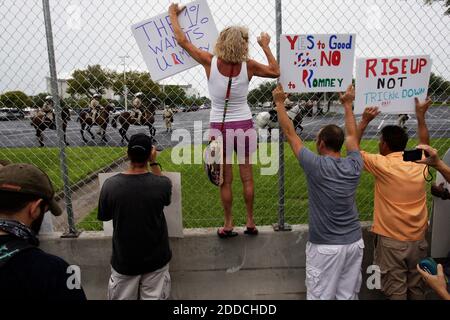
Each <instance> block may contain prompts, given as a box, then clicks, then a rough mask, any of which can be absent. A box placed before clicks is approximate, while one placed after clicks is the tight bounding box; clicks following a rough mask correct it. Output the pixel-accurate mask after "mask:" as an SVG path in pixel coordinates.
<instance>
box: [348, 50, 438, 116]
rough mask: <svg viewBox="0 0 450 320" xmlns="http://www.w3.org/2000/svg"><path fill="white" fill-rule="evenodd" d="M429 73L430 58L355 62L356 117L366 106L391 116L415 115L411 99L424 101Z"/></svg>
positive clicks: (367, 59) (371, 59)
mask: <svg viewBox="0 0 450 320" xmlns="http://www.w3.org/2000/svg"><path fill="white" fill-rule="evenodd" d="M430 74H431V59H430V56H406V57H391V58H364V59H358V60H357V61H356V101H355V114H362V113H363V112H364V109H365V108H366V107H378V108H379V109H380V111H381V112H383V113H390V114H407V113H415V102H414V98H416V97H417V98H419V100H421V101H423V100H425V99H426V97H427V92H428V86H429V82H430Z"/></svg>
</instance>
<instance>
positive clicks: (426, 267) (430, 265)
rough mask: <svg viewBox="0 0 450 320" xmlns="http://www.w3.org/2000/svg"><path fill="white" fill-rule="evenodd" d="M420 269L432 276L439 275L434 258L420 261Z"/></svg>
mask: <svg viewBox="0 0 450 320" xmlns="http://www.w3.org/2000/svg"><path fill="white" fill-rule="evenodd" d="M419 267H420V269H422V270H423V271H425V272H428V273H429V274H431V275H432V276H435V275H437V273H438V272H437V263H436V261H434V259H433V258H426V259H423V260H422V261H420V263H419Z"/></svg>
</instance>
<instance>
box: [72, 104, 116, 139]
mask: <svg viewBox="0 0 450 320" xmlns="http://www.w3.org/2000/svg"><path fill="white" fill-rule="evenodd" d="M113 111H114V105H113V104H108V105H107V106H106V107H101V108H100V110H99V111H97V113H96V115H95V119H93V118H92V115H91V114H90V110H83V111H81V112H80V114H79V116H78V120H77V121H78V122H79V123H80V125H81V129H80V133H81V138H82V139H83V141H84V143H88V141H87V139H86V137H85V136H84V133H85V132H87V133H89V134H90V136H91V138H92V140H95V136H94V134H93V133H92V131H91V129H92V127H93V126H98V127H99V128H100V131H99V133H98V134H99V135H100V136H101V138H102V141H103V142H105V143H106V142H108V139H107V138H106V129H107V128H108V124H109V116H110V113H111V112H113Z"/></svg>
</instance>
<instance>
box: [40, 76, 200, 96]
mask: <svg viewBox="0 0 450 320" xmlns="http://www.w3.org/2000/svg"><path fill="white" fill-rule="evenodd" d="M72 73H73V71H72V72H69V73H67V72H66V73H64V72H63V73H60V74H58V93H59V96H60V97H63V98H64V99H65V98H70V97H71V95H70V94H68V93H67V90H68V89H69V85H68V81H69V80H71V79H72ZM45 80H46V84H47V92H51V82H50V77H49V76H47V77H46V78H45ZM158 84H159V85H160V86H161V90H164V87H165V86H179V87H180V88H182V89H183V90H184V92H185V93H186V96H188V97H192V96H193V97H196V98H200V97H201V94H200V92H199V91H198V90H197V89H196V88H194V87H193V86H192V84H177V83H158ZM103 97H104V98H105V99H110V100H113V99H114V100H120V98H121V95H115V93H114V90H112V89H107V90H106V92H105V94H103Z"/></svg>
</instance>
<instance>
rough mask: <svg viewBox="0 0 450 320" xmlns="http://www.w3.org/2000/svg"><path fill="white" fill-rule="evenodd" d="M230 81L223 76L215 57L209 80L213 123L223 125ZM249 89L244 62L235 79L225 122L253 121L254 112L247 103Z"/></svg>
mask: <svg viewBox="0 0 450 320" xmlns="http://www.w3.org/2000/svg"><path fill="white" fill-rule="evenodd" d="M228 81H229V77H226V76H224V75H223V74H221V73H220V71H219V68H218V67H217V57H213V59H212V62H211V72H210V75H209V80H208V89H209V96H210V98H211V117H210V121H211V122H217V123H222V121H223V111H224V108H225V97H226V94H227V88H228ZM248 87H249V81H248V72H247V63H246V62H243V63H242V67H241V73H240V74H239V75H238V76H237V77H234V78H233V83H232V85H231V96H230V101H229V104H228V110H227V115H226V119H225V122H232V121H244V120H250V119H252V112H251V111H250V107H249V106H248V103H247V96H248Z"/></svg>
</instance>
